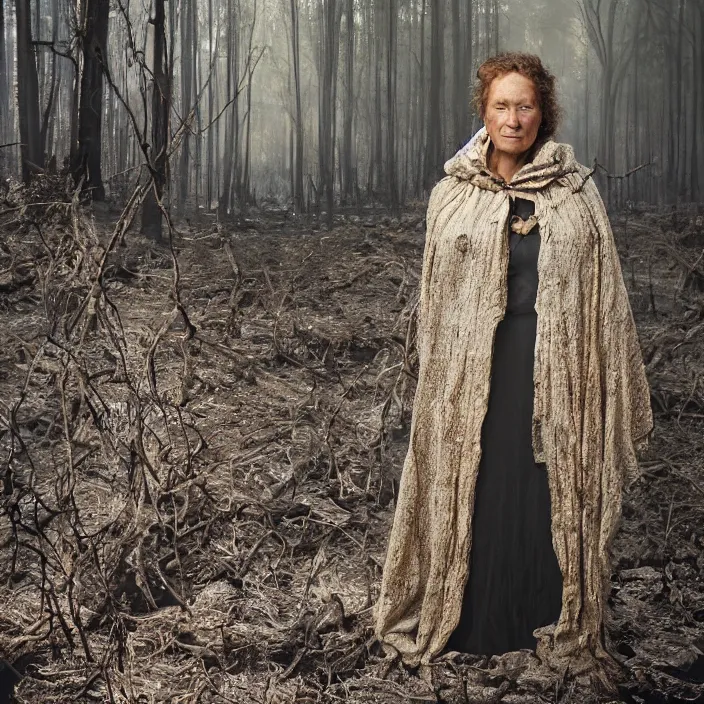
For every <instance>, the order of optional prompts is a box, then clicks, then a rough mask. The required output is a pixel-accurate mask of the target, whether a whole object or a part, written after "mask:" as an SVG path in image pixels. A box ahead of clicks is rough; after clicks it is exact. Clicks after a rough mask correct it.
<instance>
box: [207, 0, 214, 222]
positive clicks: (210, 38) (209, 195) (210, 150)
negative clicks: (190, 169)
mask: <svg viewBox="0 0 704 704" xmlns="http://www.w3.org/2000/svg"><path fill="white" fill-rule="evenodd" d="M208 62H209V66H212V65H213V0H208ZM212 125H213V81H212V79H211V80H210V81H209V82H208V140H207V148H206V149H207V152H206V157H205V179H206V186H205V194H206V196H205V197H206V199H207V202H206V206H205V209H206V210H210V207H211V204H212V202H213V177H212V173H213V169H214V166H215V165H214V164H213V129H212Z"/></svg>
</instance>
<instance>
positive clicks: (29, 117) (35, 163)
mask: <svg viewBox="0 0 704 704" xmlns="http://www.w3.org/2000/svg"><path fill="white" fill-rule="evenodd" d="M15 12H16V17H17V106H18V109H19V123H20V141H21V154H22V180H23V181H24V182H25V183H28V182H29V179H30V178H31V175H32V173H35V172H37V171H41V170H43V168H44V152H43V150H42V142H41V132H40V127H39V82H38V78H37V64H36V60H35V56H34V50H33V48H32V19H31V16H30V13H29V3H28V2H27V0H15Z"/></svg>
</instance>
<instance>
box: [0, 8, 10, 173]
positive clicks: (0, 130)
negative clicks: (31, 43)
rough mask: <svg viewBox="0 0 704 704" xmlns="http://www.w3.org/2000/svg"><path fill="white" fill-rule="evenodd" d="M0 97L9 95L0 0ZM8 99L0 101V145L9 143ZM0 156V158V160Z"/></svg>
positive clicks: (2, 13) (2, 12)
mask: <svg viewBox="0 0 704 704" xmlns="http://www.w3.org/2000/svg"><path fill="white" fill-rule="evenodd" d="M0 95H3V96H9V95H10V84H9V81H8V76H7V45H6V43H5V2H4V0H0ZM8 102H9V101H8V99H7V97H5V98H4V99H3V100H0V143H2V144H4V143H5V142H7V141H9V140H8V139H7V135H8V134H9V129H8V127H9V124H8V123H9V119H10V114H9V110H8ZM1 158H2V156H0V159H1Z"/></svg>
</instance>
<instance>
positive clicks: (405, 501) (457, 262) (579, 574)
mask: <svg viewBox="0 0 704 704" xmlns="http://www.w3.org/2000/svg"><path fill="white" fill-rule="evenodd" d="M489 144H490V139H489V136H488V134H487V132H486V130H485V129H484V128H482V129H481V130H480V131H479V132H478V133H477V134H476V135H475V136H474V137H473V138H472V140H470V142H469V143H468V144H467V145H465V146H464V147H463V148H462V149H460V150H459V151H458V152H457V154H456V155H455V156H454V157H452V158H451V159H450V160H449V161H447V162H446V163H445V172H446V173H447V176H445V177H444V178H443V179H441V180H440V181H439V182H438V183H437V184H436V185H435V187H434V188H433V191H432V193H431V195H430V199H429V202H428V210H427V217H426V223H427V234H426V243H425V250H424V255H423V269H422V274H421V284H420V300H419V306H418V334H417V346H418V356H419V376H418V382H417V387H416V394H415V398H414V403H413V415H412V420H411V436H410V444H409V449H408V453H407V455H406V459H405V462H404V466H403V472H402V475H401V480H400V485H399V492H398V497H397V504H396V510H395V515H394V521H393V525H392V528H391V531H390V534H389V542H388V548H387V555H386V563H385V566H384V572H383V577H382V584H381V591H380V595H379V598H378V600H377V602H376V604H375V607H374V619H375V632H376V636H377V638H378V639H379V640H380V641H381V642H382V643H384V644H385V645H387V646H391V647H393V648H394V649H396V650H397V651H398V652H399V653H400V655H401V657H402V659H403V661H404V662H405V663H406V664H407V665H409V666H417V665H428V664H429V663H430V662H431V661H433V659H434V658H435V657H436V656H437V655H439V654H440V653H441V651H442V650H443V648H444V646H445V644H446V643H447V641H448V639H449V636H450V634H451V633H452V631H453V630H454V629H455V627H456V625H457V623H458V621H459V617H460V612H461V608H462V597H463V593H464V587H465V584H466V582H467V578H468V569H469V559H468V558H469V554H470V550H471V544H472V536H471V525H472V514H473V510H474V496H475V487H476V480H477V474H478V469H479V461H480V457H481V444H480V438H481V427H482V423H483V420H484V416H485V414H486V411H487V406H488V396H489V388H490V374H491V361H492V354H493V343H494V333H495V330H496V326H497V325H498V323H499V321H500V320H501V319H502V318H503V316H504V313H505V309H506V295H507V288H506V275H507V268H508V256H509V251H508V233H507V228H508V216H509V205H510V203H509V197H510V193H515V194H516V195H517V196H520V197H522V198H530V199H532V200H534V201H535V216H536V218H537V220H538V222H539V223H540V227H541V247H540V253H539V258H538V276H539V283H538V292H537V298H536V303H535V309H536V312H537V316H538V321H537V333H536V343H535V371H534V392H535V393H534V412H533V438H532V441H533V454H534V459H535V462H544V463H546V467H547V469H546V471H547V472H548V479H549V486H550V497H551V506H552V515H551V525H552V535H553V547H554V549H555V554H556V555H557V558H558V562H559V565H560V570H561V572H562V576H563V596H562V612H561V615H560V619H559V621H558V622H557V624H556V625H555V624H552V625H549V626H544V627H541V628H538V629H536V630H535V631H534V635H535V636H536V638H537V639H538V645H537V648H536V654H537V656H538V658H539V659H540V660H541V662H542V663H543V664H545V665H546V666H547V667H549V668H550V669H551V670H554V671H555V672H562V671H564V668H565V667H566V666H567V665H569V667H570V670H571V671H572V672H573V673H575V674H580V673H591V674H593V675H595V676H596V677H597V678H598V679H599V680H601V681H603V682H604V683H608V682H609V681H610V680H611V678H613V677H614V676H616V675H617V674H618V671H619V665H618V663H617V662H616V661H615V660H614V658H613V657H612V656H611V655H610V654H609V653H608V651H607V650H606V645H605V641H604V629H603V616H604V608H605V602H606V598H607V596H608V591H609V587H610V545H611V541H612V539H613V536H614V534H615V532H616V530H617V528H618V523H619V521H620V517H621V499H622V491H623V489H624V488H628V487H629V486H630V484H631V483H632V482H633V481H634V480H635V479H636V478H637V477H638V475H639V468H638V461H637V455H636V451H638V452H640V451H643V450H645V449H646V448H647V444H648V440H649V437H650V435H651V433H652V429H653V419H652V411H651V407H650V392H649V387H648V382H647V379H646V376H645V370H644V366H643V360H642V355H641V350H640V344H639V340H638V334H637V331H636V327H635V324H634V321H633V315H632V312H631V308H630V304H629V301H628V295H627V292H626V288H625V285H624V282H623V275H622V272H621V265H620V262H619V258H618V252H617V250H616V246H615V243H614V238H613V234H612V231H611V227H610V224H609V220H608V217H607V214H606V211H605V208H604V204H603V202H602V200H601V197H600V195H599V192H598V190H597V188H596V185H595V184H594V182H593V180H592V178H591V172H590V171H589V170H588V169H587V168H586V167H584V166H582V165H580V164H579V163H578V162H577V161H576V160H575V157H574V152H573V150H572V148H571V147H570V146H569V145H567V144H559V143H556V142H554V141H553V140H547V141H544V142H542V143H540V144H537V145H536V148H535V151H534V156H533V160H532V161H531V162H530V163H527V164H525V165H524V166H523V167H522V168H521V169H520V170H519V171H518V172H517V173H516V174H515V175H514V177H513V178H512V179H511V181H510V182H509V183H506V182H504V181H503V179H501V178H499V177H497V176H495V175H494V174H492V173H491V172H490V171H489V170H488V168H487V152H488V148H489ZM607 686H608V685H607Z"/></svg>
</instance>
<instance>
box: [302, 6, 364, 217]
mask: <svg viewBox="0 0 704 704" xmlns="http://www.w3.org/2000/svg"><path fill="white" fill-rule="evenodd" d="M345 30H346V32H347V37H346V39H347V43H346V51H345V102H344V108H343V111H344V115H343V125H342V149H341V153H340V170H341V180H342V183H341V186H340V188H341V194H340V196H341V198H340V200H341V203H342V205H347V202H348V200H351V199H352V193H353V179H354V171H353V169H354V163H353V159H352V119H353V116H354V0H347V4H346V6H345ZM298 97H299V98H300V96H298Z"/></svg>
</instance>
